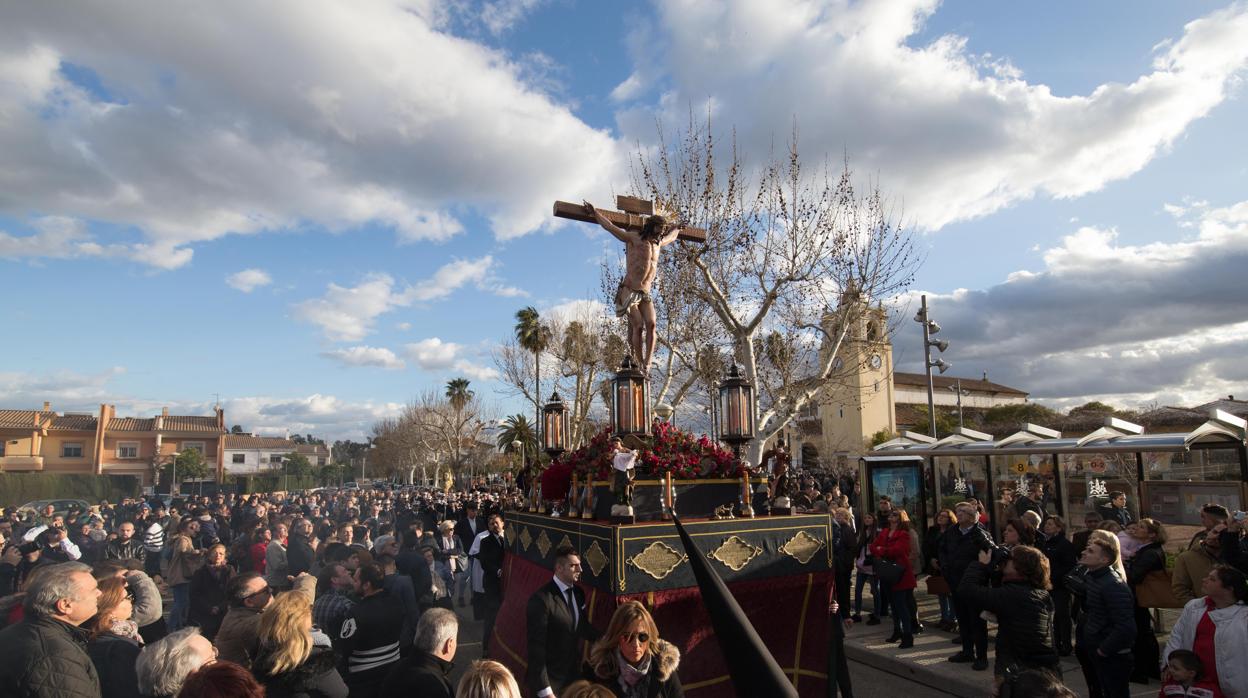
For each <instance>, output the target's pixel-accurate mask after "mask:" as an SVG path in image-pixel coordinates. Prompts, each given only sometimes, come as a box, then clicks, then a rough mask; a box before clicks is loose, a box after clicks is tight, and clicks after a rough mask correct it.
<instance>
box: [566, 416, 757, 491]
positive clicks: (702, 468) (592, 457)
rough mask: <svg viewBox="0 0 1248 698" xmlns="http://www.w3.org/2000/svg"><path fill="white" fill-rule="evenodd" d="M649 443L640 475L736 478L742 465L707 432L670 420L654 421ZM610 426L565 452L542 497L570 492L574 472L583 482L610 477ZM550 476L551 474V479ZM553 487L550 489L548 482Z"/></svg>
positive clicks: (639, 466)
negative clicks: (687, 428) (684, 428)
mask: <svg viewBox="0 0 1248 698" xmlns="http://www.w3.org/2000/svg"><path fill="white" fill-rule="evenodd" d="M650 431H651V433H652V436H651V438H650V439H649V443H648V444H647V445H645V446H642V447H641V449H640V451H641V452H640V454H639V455H638V458H637V478H638V479H643V480H654V479H660V478H662V477H663V476H664V475H666V474H667V473H671V474H672V477H673V478H675V479H677V480H699V479H705V478H723V477H737V475H738V474H739V466H738V465H737V463H736V461H735V459H734V458H733V456H732V451H728V450H725V449H724V448H723V447H721V446H720V445H719V444H717V443H715V442H714V441H712V440H711V439H709V438H707V436H706V435H702V436H700V437H697V436H694V435H693V434H690V433H689V432H684V431H681V430H679V429H677V428H676V427H675V426H673V425H672V424H671V423H668V422H661V421H658V420H655V422H654V424H653V425H651V429H650ZM611 454H612V449H611V428H610V427H607V428H605V429H603V430H602V431H600V432H598V433H597V434H595V435H594V437H593V438H591V439H590V440H589V443H587V444H585V445H584V446H582V447H581V448H578V449H577V450H575V451H571V452H569V453H565V454H563V456H561V457H560V458H559V459H558V460H557V461H555V463H554V464H553V465H551V466H550V468H548V469H547V470H546V472H545V473H543V475H542V497H543V498H545V499H558V498H560V495H559V494H558V492H562V493H563V496H566V495H567V491H568V486H569V484H570V482H569V481H570V479H571V477H572V473H573V472H576V473H577V474H578V475H579V476H580V478H581V481H582V482H584V480H585V479H586V478H587V477H590V478H593V479H594V480H597V481H600V482H601V481H604V480H608V479H610V477H611ZM547 476H551V478H550V480H549V482H548V481H547ZM548 484H549V486H550V487H551V488H552V489H549V490H548V489H547V485H548Z"/></svg>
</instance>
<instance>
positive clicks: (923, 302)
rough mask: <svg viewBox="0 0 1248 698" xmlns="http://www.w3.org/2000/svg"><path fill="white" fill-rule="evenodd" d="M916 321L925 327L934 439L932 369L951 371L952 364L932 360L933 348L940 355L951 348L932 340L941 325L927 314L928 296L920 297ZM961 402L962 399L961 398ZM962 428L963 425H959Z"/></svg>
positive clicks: (930, 425) (925, 362)
mask: <svg viewBox="0 0 1248 698" xmlns="http://www.w3.org/2000/svg"><path fill="white" fill-rule="evenodd" d="M914 321H915V322H917V323H919V324H921V325H923V370H924V371H926V372H927V419H928V428H929V429H930V431H931V435H932V438H933V439H935V438H937V436H936V404H935V397H934V396H933V394H932V393H933V391H934V389H935V388H934V382H933V380H932V369H933V368H937V369H940V372H941V373H944V372H945V371H948V370H949V367H950V365H951V364H949V363H948V362H947V361H945V360H944V359H933V358H932V347H936V349H937V350H939V351H940V353H942V354H943V353H944V352H945V350H946V349H948V348H949V342H946V341H944V340H937V339H932V335H934V334H936V333H937V332H940V325H938V324H936V321H935V320H933V319H932V318H931V316H929V315H928V312H927V294H924V295H921V296H919V314H918V315H915V316H914ZM959 402H961V398H959ZM959 426H961V425H959Z"/></svg>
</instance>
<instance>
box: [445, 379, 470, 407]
mask: <svg viewBox="0 0 1248 698" xmlns="http://www.w3.org/2000/svg"><path fill="white" fill-rule="evenodd" d="M476 396H477V394H476V393H475V392H473V391H471V390H469V389H468V379H467V378H455V379H453V380H449V381H447V382H446V399H447V400H450V402H451V408H452V409H454V410H455V411H456V412H459V411H461V410H463V409H464V407H465V406H466V405H467V404H468V403H470V402H472V399H473V398H474V397H476Z"/></svg>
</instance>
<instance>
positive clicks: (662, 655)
mask: <svg viewBox="0 0 1248 698" xmlns="http://www.w3.org/2000/svg"><path fill="white" fill-rule="evenodd" d="M678 666H680V651H679V650H677V649H676V646H675V645H673V644H671V643H670V642H665V641H663V640H660V639H659V628H658V626H656V625H655V624H654V618H652V617H651V616H650V612H649V611H647V610H646V607H645V606H642V605H641V604H640V603H639V602H637V601H629V602H627V603H625V604H623V605H621V606H620V607H619V608H617V609H615V615H613V616H611V623H610V624H609V625H608V626H607V632H606V633H604V634H603V636H602V638H601V639H599V640H598V641H597V642H595V643H594V644H593V646H592V647H591V648H590V650H589V669H590V672H589V674H590V675H589V676H588V677H587V678H590V679H592V680H593V681H595V682H597V683H599V684H601V685H603V686H606V687H607V688H609V689H611V692H612V693H614V694H615V695H616V696H617V697H618V698H678V697H683V696H684V695H685V691H684V689H683V688H681V685H680V678H679V677H678V676H677V675H676V668H677V667H678Z"/></svg>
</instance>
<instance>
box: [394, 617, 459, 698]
mask: <svg viewBox="0 0 1248 698" xmlns="http://www.w3.org/2000/svg"><path fill="white" fill-rule="evenodd" d="M458 633H459V619H458V618H456V617H455V613H454V612H453V611H448V610H447V609H445V608H431V609H429V610H428V611H425V613H424V614H423V615H422V616H421V617H420V623H418V624H417V625H416V641H415V650H416V651H415V653H414V654H413V655H412V656H411V657H408V658H407V659H404V660H402V661H401V662H399V664H397V665H396V666H395V668H394V670H393V671H391V672H390V675H389V676H388V677H386V681H385V683H384V684H382V687H381V693H380V694H378V695H379V697H380V698H407V696H421V698H455V689H454V688H453V687H452V686H451V679H450V674H451V669H452V668H454V666H455V665H454V664H452V663H451V660H452V659H454V658H455V651H456V650H457V649H458V648H459V641H458V639H457V637H456V636H457V635H458Z"/></svg>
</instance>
